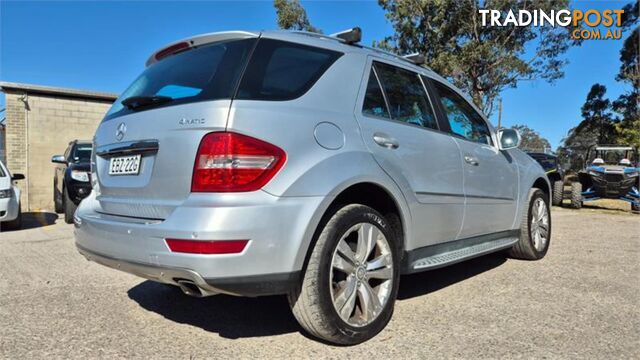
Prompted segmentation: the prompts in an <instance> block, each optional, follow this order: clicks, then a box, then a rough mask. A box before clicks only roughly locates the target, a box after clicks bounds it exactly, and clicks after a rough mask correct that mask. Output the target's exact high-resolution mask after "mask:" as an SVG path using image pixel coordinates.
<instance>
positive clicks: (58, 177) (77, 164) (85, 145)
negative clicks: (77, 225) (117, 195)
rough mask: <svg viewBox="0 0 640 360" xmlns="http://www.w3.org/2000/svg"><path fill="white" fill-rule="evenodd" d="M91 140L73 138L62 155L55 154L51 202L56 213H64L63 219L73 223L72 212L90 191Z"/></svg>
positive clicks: (53, 158)
mask: <svg viewBox="0 0 640 360" xmlns="http://www.w3.org/2000/svg"><path fill="white" fill-rule="evenodd" d="M91 149H92V148H91V142H90V141H81V140H73V141H71V142H70V143H69V146H68V147H67V150H65V152H64V155H55V156H53V157H52V158H51V162H53V163H55V164H56V168H55V173H54V175H53V203H54V205H55V210H56V212H57V213H64V221H65V222H66V223H67V224H71V223H73V214H74V213H75V211H76V207H77V206H78V204H80V201H82V199H84V198H85V197H87V196H88V195H89V194H90V193H91V178H90V176H91V175H90V172H91Z"/></svg>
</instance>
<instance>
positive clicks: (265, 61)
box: [237, 39, 342, 100]
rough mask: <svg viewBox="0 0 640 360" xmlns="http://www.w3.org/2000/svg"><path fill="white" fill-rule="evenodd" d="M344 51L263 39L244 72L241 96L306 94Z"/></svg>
mask: <svg viewBox="0 0 640 360" xmlns="http://www.w3.org/2000/svg"><path fill="white" fill-rule="evenodd" d="M340 56H342V53H339V52H336V51H331V50H326V49H320V48H316V47H311V46H305V45H300V44H294V43H289V42H285V41H278V40H271V39H261V40H260V41H259V42H258V45H257V46H256V49H255V51H254V53H253V55H252V56H251V60H250V61H249V65H248V66H247V70H246V71H245V73H244V75H243V77H242V81H241V83H240V88H239V90H238V95H237V98H238V99H247V100H291V99H295V98H297V97H299V96H302V94H304V93H306V92H307V91H308V90H309V89H310V88H311V87H312V86H313V84H315V82H316V81H317V80H318V79H319V78H320V76H322V74H324V72H325V71H326V70H327V69H328V68H329V67H330V66H331V65H332V64H333V63H334V62H335V61H336V60H337V59H338V58H339V57H340Z"/></svg>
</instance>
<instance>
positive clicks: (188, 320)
mask: <svg viewBox="0 0 640 360" xmlns="http://www.w3.org/2000/svg"><path fill="white" fill-rule="evenodd" d="M505 261H506V256H505V255H504V254H500V253H498V254H491V255H486V256H483V257H480V258H476V259H473V260H470V261H466V262H463V263H460V264H456V265H452V266H448V267H445V268H442V269H438V270H433V271H428V272H422V273H418V274H412V275H406V276H403V277H402V278H401V281H400V289H399V293H398V300H400V301H402V300H406V299H410V298H413V297H418V296H424V295H428V294H430V293H432V292H435V291H438V290H440V289H443V288H445V287H447V286H450V285H453V284H456V283H458V282H461V281H464V280H466V279H468V278H471V277H473V276H475V275H478V274H481V273H483V272H485V271H489V270H491V269H494V268H496V267H498V266H500V265H501V264H503V263H504V262H505ZM127 294H128V296H129V298H130V299H132V300H134V301H135V302H137V303H138V304H139V305H140V306H141V307H142V308H143V309H145V310H148V311H152V312H154V313H157V314H159V315H161V316H163V317H164V318H166V319H168V320H171V321H174V322H177V323H180V324H188V325H191V326H195V327H198V328H201V329H203V330H205V331H208V332H213V333H217V334H218V335H219V336H221V337H223V338H228V339H238V338H248V337H260V336H272V335H281V334H286V333H292V332H301V330H302V328H301V327H300V326H299V325H298V323H297V322H296V320H295V318H294V317H293V314H292V313H291V310H290V309H289V304H288V303H287V299H286V297H285V296H265V297H257V298H246V297H235V296H228V295H216V296H211V297H205V298H194V297H190V296H187V295H184V294H183V293H182V292H181V291H180V289H178V287H175V286H170V285H164V284H160V283H156V282H153V281H144V282H142V283H140V284H138V285H136V286H134V287H133V288H131V289H129V291H128V292H127ZM303 335H305V336H306V334H304V333H303Z"/></svg>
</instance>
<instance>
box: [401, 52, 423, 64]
mask: <svg viewBox="0 0 640 360" xmlns="http://www.w3.org/2000/svg"><path fill="white" fill-rule="evenodd" d="M403 58H405V59H406V60H409V61H411V62H412V63H414V64H416V65H423V64H424V63H425V58H424V55H423V54H420V53H413V54H408V55H404V56H403Z"/></svg>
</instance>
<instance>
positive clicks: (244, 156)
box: [191, 132, 286, 192]
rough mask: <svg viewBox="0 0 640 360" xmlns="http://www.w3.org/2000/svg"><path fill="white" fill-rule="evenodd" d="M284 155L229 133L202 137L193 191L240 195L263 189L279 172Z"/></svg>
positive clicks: (194, 172) (243, 136) (266, 146)
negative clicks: (240, 193) (243, 192)
mask: <svg viewBox="0 0 640 360" xmlns="http://www.w3.org/2000/svg"><path fill="white" fill-rule="evenodd" d="M285 159H286V154H285V152H284V151H283V150H282V149H280V148H278V147H276V146H274V145H271V144H269V143H266V142H264V141H262V140H258V139H255V138H252V137H249V136H245V135H240V134H236V133H230V132H214V133H209V134H207V135H205V136H204V138H202V141H201V142H200V147H199V148H198V154H197V155H196V163H195V165H194V168H193V179H192V181H191V191H192V192H239V191H255V190H259V189H260V188H262V187H263V186H264V185H265V184H266V183H268V182H269V180H271V179H272V178H273V177H274V175H275V174H276V173H277V172H278V170H280V168H281V167H282V165H283V164H284V162H285Z"/></svg>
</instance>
